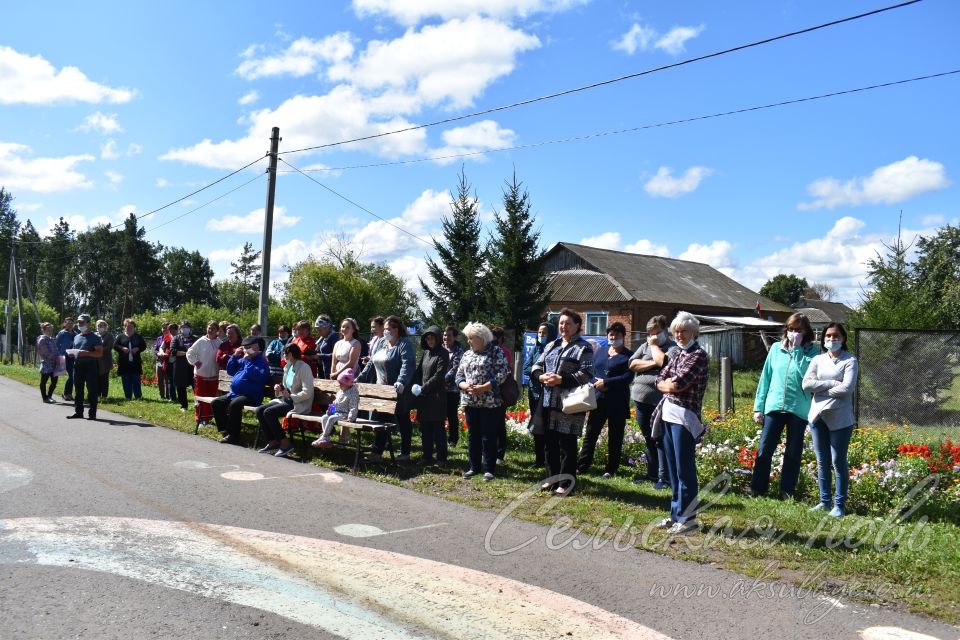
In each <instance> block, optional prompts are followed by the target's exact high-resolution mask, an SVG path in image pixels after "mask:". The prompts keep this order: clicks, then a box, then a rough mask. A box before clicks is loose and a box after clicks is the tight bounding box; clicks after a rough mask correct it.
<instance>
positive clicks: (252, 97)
mask: <svg viewBox="0 0 960 640" xmlns="http://www.w3.org/2000/svg"><path fill="white" fill-rule="evenodd" d="M259 99H260V93H259V92H257V91H256V90H252V91H247V92H246V93H245V94H243V95H242V96H240V98H239V99H238V100H237V104H239V105H241V106H244V107H245V106H247V105H249V104H253V103H254V102H256V101H257V100H259Z"/></svg>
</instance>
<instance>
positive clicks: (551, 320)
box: [547, 312, 560, 326]
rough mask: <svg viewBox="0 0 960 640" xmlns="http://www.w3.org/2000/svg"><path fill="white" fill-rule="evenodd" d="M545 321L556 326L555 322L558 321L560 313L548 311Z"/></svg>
mask: <svg viewBox="0 0 960 640" xmlns="http://www.w3.org/2000/svg"><path fill="white" fill-rule="evenodd" d="M547 322H549V323H550V324H552V325H553V326H557V323H558V322H560V314H559V313H554V312H550V313H548V314H547Z"/></svg>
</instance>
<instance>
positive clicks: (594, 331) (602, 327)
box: [586, 312, 607, 336]
mask: <svg viewBox="0 0 960 640" xmlns="http://www.w3.org/2000/svg"><path fill="white" fill-rule="evenodd" d="M586 315H587V327H586V328H587V330H586V335H588V336H605V335H607V314H606V313H603V312H601V313H597V312H587V314H586Z"/></svg>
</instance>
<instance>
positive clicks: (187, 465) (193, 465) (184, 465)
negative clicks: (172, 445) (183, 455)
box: [173, 460, 253, 469]
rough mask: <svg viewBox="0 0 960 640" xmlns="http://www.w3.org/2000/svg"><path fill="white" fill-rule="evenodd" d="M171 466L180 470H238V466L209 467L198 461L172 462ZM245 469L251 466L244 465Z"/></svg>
mask: <svg viewBox="0 0 960 640" xmlns="http://www.w3.org/2000/svg"><path fill="white" fill-rule="evenodd" d="M173 466H175V467H180V468H181V469H239V468H240V465H239V464H224V465H220V466H216V467H215V466H213V465H209V464H207V463H206V462H201V461H199V460H182V461H180V462H174V463H173ZM243 466H245V467H252V466H253V465H252V464H245V465H243Z"/></svg>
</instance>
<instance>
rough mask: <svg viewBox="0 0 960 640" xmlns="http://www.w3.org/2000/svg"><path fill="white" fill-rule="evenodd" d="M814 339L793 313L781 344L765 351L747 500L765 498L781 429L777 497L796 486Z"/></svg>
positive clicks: (804, 320)
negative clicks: (782, 441) (784, 437)
mask: <svg viewBox="0 0 960 640" xmlns="http://www.w3.org/2000/svg"><path fill="white" fill-rule="evenodd" d="M813 339H814V335H813V328H812V327H811V326H810V321H809V320H808V319H807V317H806V316H805V315H803V314H802V313H794V314H793V315H791V316H790V317H789V318H787V321H786V323H784V326H783V338H782V340H780V342H777V343H776V344H774V345H772V346H771V347H770V351H769V352H768V353H767V359H766V361H765V362H764V363H763V371H762V372H761V373H760V382H759V383H758V385H757V393H756V396H755V398H754V401H753V420H754V422H756V423H757V424H763V429H762V431H761V432H760V444H759V446H758V447H757V459H756V462H754V464H753V476H752V477H751V479H750V488H749V489H748V490H747V493H748V494H750V495H752V496H761V495H764V494H766V493H767V489H769V488H770V463H771V461H772V460H773V453H774V452H775V451H776V450H777V446H778V445H779V444H780V434H781V433H783V430H784V429H786V431H787V443H786V448H785V449H784V452H783V468H782V469H781V471H780V497H781V498H784V499H789V498H791V497H793V493H794V491H795V490H796V488H797V480H798V479H799V478H800V459H801V457H802V456H803V433H804V431H806V428H807V414H808V413H809V412H810V394H809V393H807V392H806V391H804V390H803V376H804V375H806V373H807V368H808V367H809V366H810V361H811V360H813V358H814V356H816V355H817V347H816V345H815V344H814V343H813Z"/></svg>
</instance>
